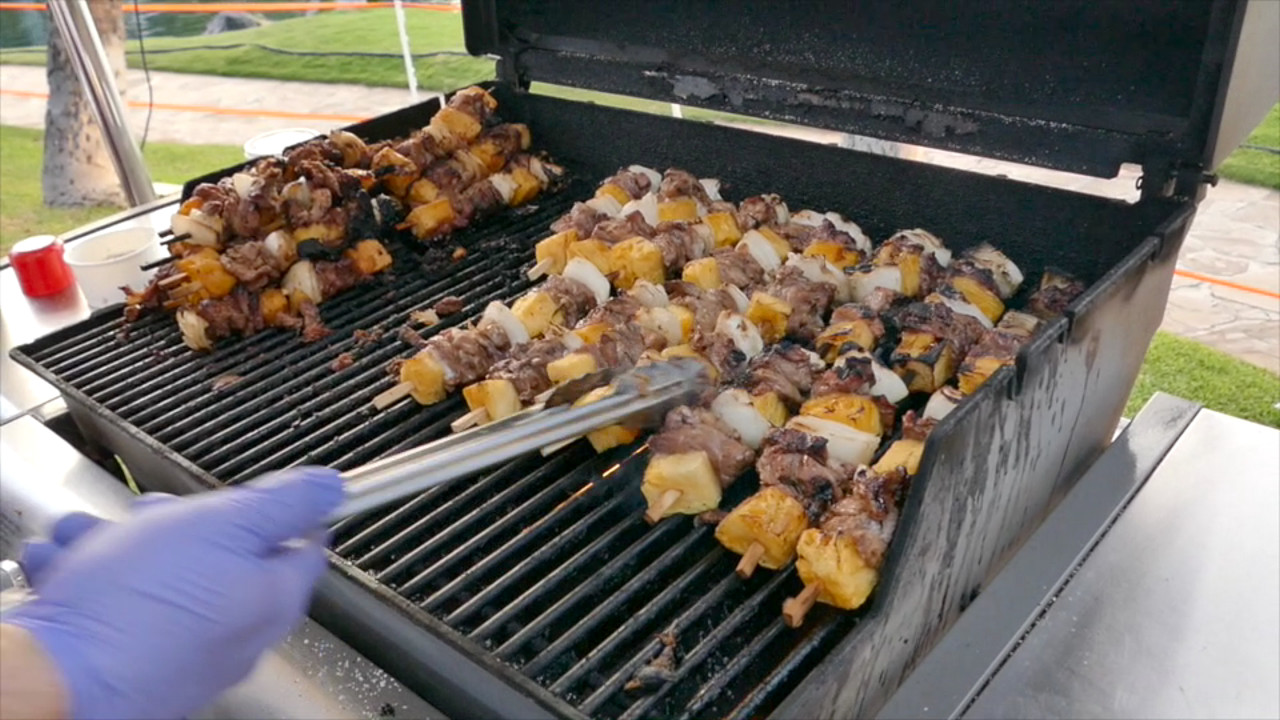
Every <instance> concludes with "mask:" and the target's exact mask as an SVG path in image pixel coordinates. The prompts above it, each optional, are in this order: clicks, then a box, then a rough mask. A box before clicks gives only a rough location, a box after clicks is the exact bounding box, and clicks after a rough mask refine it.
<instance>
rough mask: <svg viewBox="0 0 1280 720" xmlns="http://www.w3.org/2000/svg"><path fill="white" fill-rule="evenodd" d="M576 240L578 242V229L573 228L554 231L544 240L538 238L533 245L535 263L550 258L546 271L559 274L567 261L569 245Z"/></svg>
mask: <svg viewBox="0 0 1280 720" xmlns="http://www.w3.org/2000/svg"><path fill="white" fill-rule="evenodd" d="M576 242H578V231H577V230H575V229H573V228H569V229H568V230H565V231H564V232H559V233H556V234H555V235H552V236H551V237H549V238H546V239H545V240H540V241H539V242H538V244H537V245H535V246H534V248H533V257H534V260H535V262H537V263H541V262H542V261H543V260H550V261H551V267H550V268H549V270H548V271H549V272H551V273H553V274H556V275H559V274H560V273H562V272H564V266H565V264H566V263H568V262H569V245H571V244H573V243H576Z"/></svg>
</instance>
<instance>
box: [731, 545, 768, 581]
mask: <svg viewBox="0 0 1280 720" xmlns="http://www.w3.org/2000/svg"><path fill="white" fill-rule="evenodd" d="M763 556H764V546H763V545H761V544H760V543H758V542H753V543H751V547H749V548H747V551H746V552H744V553H742V559H741V560H739V561H738V568H737V573H738V577H740V578H742V579H743V580H746V579H747V578H749V577H751V575H752V573H754V572H755V571H756V566H757V565H759V564H760V558H761V557H763Z"/></svg>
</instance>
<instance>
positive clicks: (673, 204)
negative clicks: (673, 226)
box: [658, 197, 698, 222]
mask: <svg viewBox="0 0 1280 720" xmlns="http://www.w3.org/2000/svg"><path fill="white" fill-rule="evenodd" d="M697 219H698V203H697V201H696V200H694V199H693V198H687V197H686V198H677V199H675V200H667V201H665V202H660V203H658V222H689V221H693V220H697Z"/></svg>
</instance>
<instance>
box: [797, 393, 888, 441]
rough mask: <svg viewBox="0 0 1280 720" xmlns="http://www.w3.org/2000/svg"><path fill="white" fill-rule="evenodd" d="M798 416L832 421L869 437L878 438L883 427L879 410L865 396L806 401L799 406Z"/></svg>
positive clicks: (830, 397)
mask: <svg viewBox="0 0 1280 720" xmlns="http://www.w3.org/2000/svg"><path fill="white" fill-rule="evenodd" d="M800 414H801V415H805V416H808V417H816V418H822V419H824V420H834V421H835V422H838V423H841V424H843V425H848V426H849V427H851V428H853V429H855V430H861V431H862V432H865V433H870V434H871V435H875V436H877V437H878V436H880V435H882V434H883V433H884V426H883V425H882V424H881V422H880V408H879V407H877V406H876V401H875V400H873V399H872V398H870V397H868V396H866V395H853V394H842V395H824V396H822V397H819V398H812V399H810V400H807V401H806V402H805V403H804V404H803V405H801V406H800Z"/></svg>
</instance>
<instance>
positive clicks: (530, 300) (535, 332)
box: [511, 292, 560, 337]
mask: <svg viewBox="0 0 1280 720" xmlns="http://www.w3.org/2000/svg"><path fill="white" fill-rule="evenodd" d="M511 312H513V313H515V316H516V317H517V318H519V320H520V322H521V323H522V324H523V325H524V328H525V330H528V331H529V337H541V336H542V335H543V334H544V333H546V332H547V328H549V327H551V324H552V323H554V322H556V316H557V315H559V314H560V309H559V308H558V307H556V301H555V299H554V298H552V297H551V295H549V294H547V293H544V292H531V293H528V294H526V295H522V296H521V297H519V298H518V299H517V300H516V301H515V302H514V303H512V305H511Z"/></svg>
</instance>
